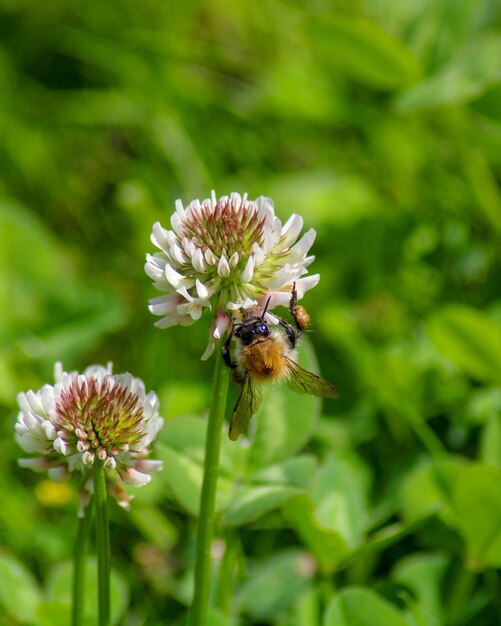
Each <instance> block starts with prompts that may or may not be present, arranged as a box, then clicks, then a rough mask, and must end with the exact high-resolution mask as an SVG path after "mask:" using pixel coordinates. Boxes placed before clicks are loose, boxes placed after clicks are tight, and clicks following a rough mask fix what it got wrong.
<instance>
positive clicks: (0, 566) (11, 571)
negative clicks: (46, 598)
mask: <svg viewBox="0 0 501 626" xmlns="http://www.w3.org/2000/svg"><path fill="white" fill-rule="evenodd" d="M0 580H1V581H2V582H1V584H0V604H1V605H2V606H3V607H4V609H5V610H6V612H7V613H8V614H10V615H12V616H14V617H15V618H16V619H17V620H19V621H20V622H22V623H26V622H30V623H33V622H34V621H35V615H36V607H37V605H38V603H39V602H40V600H41V599H42V597H41V590H40V588H39V586H38V583H37V581H36V580H35V577H34V576H33V575H32V574H31V572H30V571H29V570H27V569H26V568H25V567H24V565H23V564H22V563H20V562H19V561H17V560H16V559H14V558H12V557H10V556H7V555H5V554H2V555H0Z"/></svg>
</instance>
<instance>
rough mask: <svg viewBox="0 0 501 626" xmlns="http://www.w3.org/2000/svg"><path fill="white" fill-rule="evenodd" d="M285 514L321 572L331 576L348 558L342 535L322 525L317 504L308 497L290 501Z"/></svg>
mask: <svg viewBox="0 0 501 626" xmlns="http://www.w3.org/2000/svg"><path fill="white" fill-rule="evenodd" d="M283 514H284V517H285V519H286V520H287V522H288V524H289V525H290V526H291V528H293V529H294V530H295V531H296V533H297V534H298V535H299V537H300V538H301V540H302V541H303V542H304V543H305V544H306V546H307V547H308V548H309V549H310V550H311V551H312V553H313V555H314V556H315V560H316V562H317V564H318V567H319V569H320V571H321V572H322V573H323V574H324V575H328V574H331V573H332V572H333V571H334V570H335V568H336V566H337V565H339V563H341V562H342V561H343V560H344V559H345V558H346V557H347V556H348V553H349V551H348V547H347V545H346V541H345V539H344V538H343V537H342V535H341V533H340V532H339V531H337V530H333V529H332V528H327V527H325V526H324V525H322V524H321V523H320V522H319V520H318V517H317V515H316V506H315V503H314V502H313V501H312V500H311V499H310V498H309V497H308V496H306V495H299V496H297V497H296V498H293V499H291V500H289V501H288V502H287V503H286V504H285V506H284V508H283Z"/></svg>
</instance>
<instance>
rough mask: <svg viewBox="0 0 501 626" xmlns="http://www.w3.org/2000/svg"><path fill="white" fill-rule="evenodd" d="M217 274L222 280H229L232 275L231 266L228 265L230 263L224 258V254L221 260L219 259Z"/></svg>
mask: <svg viewBox="0 0 501 626" xmlns="http://www.w3.org/2000/svg"><path fill="white" fill-rule="evenodd" d="M217 273H218V274H219V276H221V277H222V278H227V277H228V276H229V275H230V273H231V269H230V266H229V265H228V261H227V260H226V257H225V256H224V254H223V255H221V258H220V259H219V263H218V266H217Z"/></svg>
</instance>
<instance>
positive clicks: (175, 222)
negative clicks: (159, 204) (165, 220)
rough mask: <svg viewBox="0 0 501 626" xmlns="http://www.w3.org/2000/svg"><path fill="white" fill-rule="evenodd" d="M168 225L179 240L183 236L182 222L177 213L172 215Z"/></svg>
mask: <svg viewBox="0 0 501 626" xmlns="http://www.w3.org/2000/svg"><path fill="white" fill-rule="evenodd" d="M170 223H171V225H172V228H173V229H174V232H175V233H176V235H177V236H178V237H179V238H180V239H181V238H182V237H183V236H184V230H183V220H182V219H181V217H180V216H179V213H173V214H172V216H171V218H170Z"/></svg>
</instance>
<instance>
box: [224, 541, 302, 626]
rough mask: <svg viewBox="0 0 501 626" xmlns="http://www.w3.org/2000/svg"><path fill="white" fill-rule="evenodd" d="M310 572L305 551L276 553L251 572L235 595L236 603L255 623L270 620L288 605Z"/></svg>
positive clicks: (299, 590)
mask: <svg viewBox="0 0 501 626" xmlns="http://www.w3.org/2000/svg"><path fill="white" fill-rule="evenodd" d="M313 573H314V564H313V563H312V561H311V557H310V556H309V555H308V554H306V553H305V552H301V551H300V550H285V551H283V552H278V553H276V554H274V555H273V556H271V557H270V558H268V559H266V560H265V561H264V562H262V563H259V564H258V565H256V566H255V567H254V568H252V569H251V572H250V577H249V579H248V581H247V582H246V583H245V584H244V585H243V586H242V587H241V589H240V590H239V591H238V593H237V595H236V601H237V604H238V606H239V607H240V610H241V611H242V612H244V613H247V614H248V615H250V616H251V617H252V618H254V619H255V620H274V619H275V618H276V617H277V616H278V615H280V614H281V613H282V612H283V611H285V610H287V608H289V607H290V606H291V605H292V603H293V602H294V601H295V600H296V598H297V596H298V595H299V594H300V593H301V591H302V590H304V589H305V588H306V586H307V584H308V581H309V579H310V578H311V576H312V575H313Z"/></svg>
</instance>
